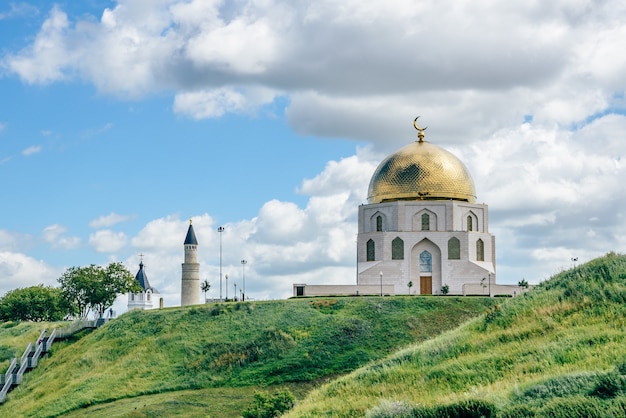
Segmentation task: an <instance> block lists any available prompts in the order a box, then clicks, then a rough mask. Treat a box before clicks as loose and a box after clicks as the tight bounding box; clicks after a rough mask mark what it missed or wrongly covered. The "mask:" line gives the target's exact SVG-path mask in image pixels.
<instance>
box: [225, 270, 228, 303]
mask: <svg viewBox="0 0 626 418" xmlns="http://www.w3.org/2000/svg"><path fill="white" fill-rule="evenodd" d="M224 277H226V300H228V274H227V275H226V276H224Z"/></svg>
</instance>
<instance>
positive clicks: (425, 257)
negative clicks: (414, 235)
mask: <svg viewBox="0 0 626 418" xmlns="http://www.w3.org/2000/svg"><path fill="white" fill-rule="evenodd" d="M432 271H433V256H432V255H431V254H430V253H429V252H428V251H426V250H424V251H422V253H421V254H420V273H431V272H432Z"/></svg>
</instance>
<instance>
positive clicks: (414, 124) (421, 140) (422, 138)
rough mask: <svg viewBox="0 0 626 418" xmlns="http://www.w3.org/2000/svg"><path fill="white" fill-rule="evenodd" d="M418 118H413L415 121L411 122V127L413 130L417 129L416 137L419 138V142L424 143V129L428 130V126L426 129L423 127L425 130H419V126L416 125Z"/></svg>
mask: <svg viewBox="0 0 626 418" xmlns="http://www.w3.org/2000/svg"><path fill="white" fill-rule="evenodd" d="M419 118H420V117H419V116H418V117H416V118H415V120H414V121H413V126H414V127H415V129H417V131H418V132H419V133H418V134H417V137H418V138H419V142H424V131H425V130H426V129H428V126H427V127H425V128H420V127H419V125H418V124H417V120H418V119H419Z"/></svg>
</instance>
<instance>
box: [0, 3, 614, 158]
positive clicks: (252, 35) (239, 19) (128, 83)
mask: <svg viewBox="0 0 626 418" xmlns="http://www.w3.org/2000/svg"><path fill="white" fill-rule="evenodd" d="M423 16H438V18H437V19H424V18H423ZM624 17H626V6H624V5H623V4H622V3H621V2H619V1H607V2H603V3H597V2H594V3H591V2H590V1H581V2H576V3H575V4H570V2H557V3H554V4H551V5H542V4H538V3H520V4H517V3H515V4H504V3H503V4H493V2H490V1H486V0H483V1H475V2H472V4H471V6H470V5H469V4H467V5H466V4H461V3H459V4H455V5H454V6H452V7H450V5H448V4H445V3H423V4H419V5H416V4H414V2H407V1H406V0H397V1H393V2H392V3H391V4H389V2H382V1H373V2H368V4H367V5H364V4H363V3H362V2H355V1H348V2H341V3H337V2H331V1H320V2H315V3H306V2H304V3H297V2H296V3H294V2H287V1H269V2H253V1H243V2H237V3H229V4H227V5H226V4H224V3H222V2H219V1H211V2H206V1H199V0H196V1H175V0H171V1H167V2H144V1H140V0H123V1H122V0H121V1H119V2H118V3H117V5H116V6H115V7H114V8H110V9H105V10H104V11H103V13H102V15H101V16H100V20H99V21H97V20H95V19H93V18H85V17H83V16H81V17H78V18H76V17H68V16H67V14H66V12H64V11H63V10H62V9H61V8H59V7H58V6H55V7H53V8H52V10H51V11H50V14H49V16H48V18H47V19H46V21H45V23H44V24H43V25H42V28H41V30H40V32H39V33H38V35H37V36H36V37H35V40H34V41H33V43H32V44H31V45H30V46H28V47H27V48H25V49H24V50H22V51H20V52H18V53H15V54H11V55H7V56H6V57H5V59H4V64H5V66H6V67H7V68H8V69H9V70H11V71H13V72H15V73H17V74H18V75H20V77H22V78H23V79H24V80H26V81H28V82H31V83H48V82H52V81H55V80H62V79H66V78H68V77H72V76H79V77H80V78H82V79H84V80H87V81H91V82H92V83H94V84H95V85H96V86H97V87H98V89H99V90H100V91H101V92H104V93H109V94H113V95H121V96H130V97H136V96H140V95H143V94H148V93H151V92H154V91H162V90H165V91H174V93H175V97H176V99H175V103H174V106H173V107H174V109H175V111H177V112H181V113H184V114H188V115H190V116H192V117H194V118H210V117H219V116H220V115H223V114H224V113H227V112H241V111H246V112H250V111H253V109H254V108H255V107H258V106H262V105H264V104H266V103H268V101H271V100H273V99H274V98H275V97H276V96H277V95H284V96H286V97H288V98H289V100H290V103H291V104H290V107H289V110H288V115H289V118H290V121H291V122H292V124H293V126H294V128H295V129H297V130H299V131H301V132H304V133H307V134H313V135H321V136H330V137H346V136H347V137H350V138H359V139H364V138H365V139H370V140H373V141H376V142H379V143H380V144H381V145H382V146H384V143H386V142H388V141H389V140H392V141H399V140H397V139H395V138H399V137H402V135H396V134H399V133H401V132H405V131H404V128H402V127H403V126H405V121H406V120H412V117H414V116H415V112H416V109H418V110H417V111H418V112H420V113H422V112H423V113H425V114H426V113H427V119H426V123H427V124H429V125H431V126H433V131H434V132H435V133H436V134H437V137H438V138H440V139H442V140H444V141H445V142H450V141H457V142H459V141H464V139H463V138H464V137H465V138H466V137H467V136H469V137H470V138H472V137H473V138H475V137H477V136H478V137H484V136H488V135H490V134H492V133H494V132H496V131H498V130H500V129H503V128H505V127H507V126H510V125H511V123H519V122H520V121H521V120H522V117H523V116H524V115H527V114H531V115H534V120H535V122H537V123H538V122H541V123H548V124H550V123H553V122H554V121H558V123H559V124H562V125H563V126H566V125H568V124H570V123H573V122H579V121H581V120H584V118H586V117H587V116H588V115H589V114H591V113H594V112H598V111H601V110H603V109H606V108H607V106H610V105H611V103H612V102H613V101H614V100H615V95H614V93H616V92H620V91H622V90H623V87H622V86H621V78H620V75H621V74H623V73H624V70H625V69H626V68H625V67H626V59H620V58H619V57H620V56H621V55H620V54H619V51H621V48H622V45H623V40H624V39H625V38H626V30H625V29H624V28H623V25H622V23H621V22H623V19H624ZM416 21H419V24H416ZM450 28H455V29H457V30H451V29H450ZM461 28H462V30H461ZM503 33H506V36H501V34H503ZM616 57H618V58H616ZM250 86H255V87H250ZM258 90H263V91H265V93H262V94H259V91H258ZM513 104H514V105H513ZM390 115H393V116H390ZM310 121H315V123H311V122H310ZM391 122H393V123H391ZM435 127H436V128H435ZM463 133H465V135H463ZM391 138H393V139H391ZM398 143H399V142H398Z"/></svg>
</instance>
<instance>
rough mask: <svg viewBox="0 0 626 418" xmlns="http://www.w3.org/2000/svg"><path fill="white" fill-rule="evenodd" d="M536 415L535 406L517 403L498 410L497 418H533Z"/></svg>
mask: <svg viewBox="0 0 626 418" xmlns="http://www.w3.org/2000/svg"><path fill="white" fill-rule="evenodd" d="M536 416H537V408H535V407H533V406H531V405H527V404H518V405H514V406H511V407H508V408H506V409H505V410H503V411H500V413H499V414H498V417H499V418H533V417H536Z"/></svg>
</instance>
